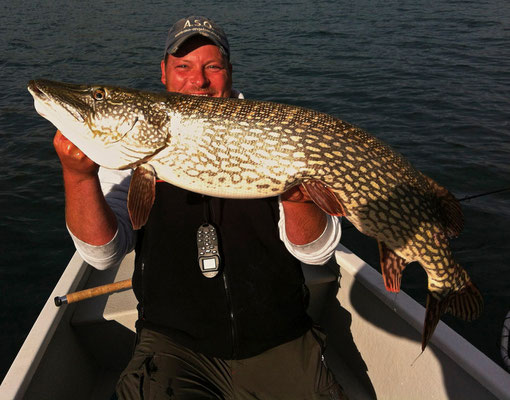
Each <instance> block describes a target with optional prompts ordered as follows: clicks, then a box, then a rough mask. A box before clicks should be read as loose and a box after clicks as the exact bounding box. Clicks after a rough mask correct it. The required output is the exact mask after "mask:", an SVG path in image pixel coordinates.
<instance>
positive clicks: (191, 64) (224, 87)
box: [161, 36, 232, 97]
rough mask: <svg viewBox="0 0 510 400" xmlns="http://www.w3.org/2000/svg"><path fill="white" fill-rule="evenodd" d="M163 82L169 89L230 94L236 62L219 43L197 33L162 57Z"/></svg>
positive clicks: (180, 91)
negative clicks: (164, 57) (229, 57)
mask: <svg viewBox="0 0 510 400" xmlns="http://www.w3.org/2000/svg"><path fill="white" fill-rule="evenodd" d="M161 82H163V84H164V85H165V87H166V90H168V91H169V92H179V93H183V94H192V95H207V96H211V97H230V92H231V89H232V65H231V64H230V63H229V62H228V60H227V59H226V57H224V56H223V54H222V53H221V51H220V49H219V47H217V46H215V45H213V44H211V42H210V41H208V40H207V39H206V38H204V37H202V36H196V37H193V38H191V39H189V40H188V41H186V42H185V43H184V44H183V45H181V47H180V48H179V50H178V51H177V52H176V53H175V54H169V55H168V56H167V60H166V63H165V60H163V61H161Z"/></svg>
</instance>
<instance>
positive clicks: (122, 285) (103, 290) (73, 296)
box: [55, 279, 132, 307]
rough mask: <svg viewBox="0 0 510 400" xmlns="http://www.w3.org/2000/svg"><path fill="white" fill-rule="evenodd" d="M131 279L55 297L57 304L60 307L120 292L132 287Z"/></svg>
mask: <svg viewBox="0 0 510 400" xmlns="http://www.w3.org/2000/svg"><path fill="white" fill-rule="evenodd" d="M131 287H132V283H131V279H126V280H125V281H119V282H113V283H109V284H107V285H102V286H97V287H93V288H90V289H85V290H80V291H79V292H74V293H69V294H66V295H65V296H57V297H55V305H56V306H57V307H60V306H61V305H62V304H69V303H76V302H77V301H81V300H85V299H91V298H92V297H96V296H101V295H103V294H108V293H113V292H118V291H120V290H123V289H131Z"/></svg>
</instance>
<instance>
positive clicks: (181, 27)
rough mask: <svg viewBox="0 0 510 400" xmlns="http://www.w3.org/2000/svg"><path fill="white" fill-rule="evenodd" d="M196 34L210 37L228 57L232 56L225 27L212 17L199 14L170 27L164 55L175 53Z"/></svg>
mask: <svg viewBox="0 0 510 400" xmlns="http://www.w3.org/2000/svg"><path fill="white" fill-rule="evenodd" d="M196 35H201V36H204V37H206V38H208V39H210V40H211V41H212V42H213V43H214V44H215V45H217V46H218V47H219V48H220V50H221V52H222V53H223V54H224V55H226V56H227V58H230V47H229V44H228V40H227V36H226V35H225V32H223V29H221V28H220V27H219V26H218V25H217V24H216V23H215V22H214V21H212V20H211V19H209V18H206V17H199V16H190V17H188V18H182V19H180V20H179V21H177V22H176V23H175V24H174V25H173V26H172V27H171V28H170V30H169V31H168V37H167V39H166V45H165V55H164V57H166V55H167V54H174V53H175V52H176V51H177V50H178V49H179V47H180V46H181V44H183V43H184V42H185V41H186V40H188V39H189V38H190V37H193V36H196Z"/></svg>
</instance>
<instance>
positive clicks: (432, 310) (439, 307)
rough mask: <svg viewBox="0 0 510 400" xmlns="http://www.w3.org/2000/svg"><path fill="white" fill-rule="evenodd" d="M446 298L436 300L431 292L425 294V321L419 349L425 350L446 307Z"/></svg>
mask: <svg viewBox="0 0 510 400" xmlns="http://www.w3.org/2000/svg"><path fill="white" fill-rule="evenodd" d="M447 306H448V305H447V303H446V299H442V300H438V299H436V298H435V297H434V295H432V294H431V293H428V294H427V306H426V310H425V322H424V324H423V333H422V336H421V350H422V351H423V350H425V347H427V344H428V343H429V340H430V338H431V337H432V334H433V333H434V330H435V329H436V326H437V324H438V322H439V319H440V318H441V315H443V314H444V313H445V311H446V309H447Z"/></svg>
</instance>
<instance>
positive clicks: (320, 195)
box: [302, 180, 345, 217]
mask: <svg viewBox="0 0 510 400" xmlns="http://www.w3.org/2000/svg"><path fill="white" fill-rule="evenodd" d="M302 185H303V187H304V188H305V190H306V192H307V193H308V195H309V196H310V198H311V199H312V200H313V202H314V203H315V204H317V206H319V208H320V209H321V210H323V211H324V212H326V213H328V214H330V215H334V216H337V217H343V216H345V208H344V206H343V204H342V202H341V201H340V199H339V198H338V196H337V195H336V194H335V192H334V191H333V190H332V189H330V188H329V187H328V186H327V185H325V184H324V183H323V182H321V181H318V180H311V181H306V182H303V183H302Z"/></svg>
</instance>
